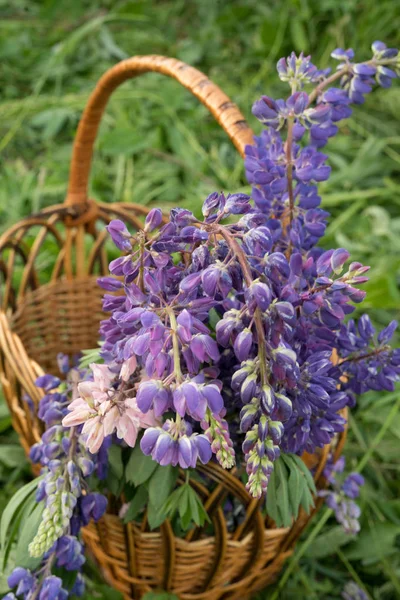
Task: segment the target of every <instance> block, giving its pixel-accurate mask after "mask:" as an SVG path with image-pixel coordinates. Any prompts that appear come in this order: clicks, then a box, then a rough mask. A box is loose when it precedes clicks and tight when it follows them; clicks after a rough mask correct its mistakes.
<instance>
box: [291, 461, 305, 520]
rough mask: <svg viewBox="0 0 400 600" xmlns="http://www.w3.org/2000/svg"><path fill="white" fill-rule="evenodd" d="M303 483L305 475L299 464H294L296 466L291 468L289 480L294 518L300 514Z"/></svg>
mask: <svg viewBox="0 0 400 600" xmlns="http://www.w3.org/2000/svg"><path fill="white" fill-rule="evenodd" d="M303 485H304V484H303V477H302V476H301V474H300V471H299V469H298V468H297V466H296V465H294V468H291V469H290V473H289V480H288V488H289V500H290V510H291V513H292V516H293V518H294V519H296V518H297V516H298V514H299V506H300V501H301V497H302V492H303Z"/></svg>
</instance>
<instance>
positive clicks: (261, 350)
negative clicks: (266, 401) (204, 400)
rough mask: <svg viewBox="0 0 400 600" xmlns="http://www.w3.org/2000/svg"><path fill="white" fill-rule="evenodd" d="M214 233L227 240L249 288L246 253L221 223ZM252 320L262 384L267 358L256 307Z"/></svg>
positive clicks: (249, 272)
mask: <svg viewBox="0 0 400 600" xmlns="http://www.w3.org/2000/svg"><path fill="white" fill-rule="evenodd" d="M216 233H218V234H220V235H222V237H223V238H224V240H225V241H226V242H227V244H228V246H229V247H230V248H231V250H232V251H233V252H234V254H235V255H236V257H237V259H238V261H239V264H240V266H241V267H242V271H243V276H244V280H245V283H246V285H247V287H248V288H249V289H250V287H251V285H252V283H253V276H252V274H251V268H250V265H249V263H248V260H247V258H246V254H245V253H244V251H243V249H242V248H241V246H240V244H238V242H237V241H236V240H235V238H234V237H233V235H231V234H230V233H229V232H228V231H227V230H226V228H225V227H223V226H222V225H218V226H217V228H216ZM254 322H255V326H256V331H257V342H258V356H259V358H260V375H261V384H262V385H264V384H266V383H267V372H266V365H267V359H266V355H265V333H264V325H263V320H262V313H261V311H260V309H259V308H258V307H257V308H256V310H255V312H254Z"/></svg>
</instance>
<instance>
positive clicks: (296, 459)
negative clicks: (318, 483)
mask: <svg viewBox="0 0 400 600" xmlns="http://www.w3.org/2000/svg"><path fill="white" fill-rule="evenodd" d="M288 456H290V458H291V459H292V460H293V461H294V462H295V463H296V465H297V466H298V468H299V469H300V471H301V472H302V473H303V475H304V476H305V478H306V481H307V485H308V487H309V488H310V490H311V491H312V493H313V494H316V493H317V488H316V487H315V482H314V479H313V477H312V475H311V472H310V470H309V468H308V467H307V465H306V464H305V463H304V462H303V461H302V460H301V458H300V456H297V455H296V454H290V455H288Z"/></svg>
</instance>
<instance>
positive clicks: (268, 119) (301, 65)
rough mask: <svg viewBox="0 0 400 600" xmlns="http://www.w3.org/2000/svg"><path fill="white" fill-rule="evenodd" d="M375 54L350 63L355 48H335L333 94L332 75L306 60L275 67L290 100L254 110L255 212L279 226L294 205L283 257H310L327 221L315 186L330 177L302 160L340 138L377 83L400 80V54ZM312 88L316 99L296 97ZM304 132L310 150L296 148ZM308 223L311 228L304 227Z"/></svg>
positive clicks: (377, 49)
mask: <svg viewBox="0 0 400 600" xmlns="http://www.w3.org/2000/svg"><path fill="white" fill-rule="evenodd" d="M372 51H373V56H372V59H371V60H369V61H367V62H364V63H354V62H353V59H354V52H353V51H352V50H351V49H350V50H343V49H341V48H338V49H336V50H335V51H334V52H332V57H333V58H334V59H336V60H338V61H339V65H338V67H337V70H338V72H337V76H338V79H339V84H340V87H335V86H332V87H328V83H326V82H327V78H326V76H327V74H328V73H329V69H327V70H326V71H320V70H318V69H317V68H316V67H315V66H314V65H313V64H312V63H311V61H310V57H309V56H308V57H305V56H303V54H300V56H298V57H297V56H296V55H295V54H294V53H292V54H291V56H290V57H288V58H287V59H285V58H282V59H280V60H279V61H278V64H277V70H278V74H279V77H280V78H281V79H282V81H286V82H288V84H289V85H290V88H291V91H292V95H291V96H290V97H289V98H288V99H287V100H286V101H285V100H282V99H281V100H274V99H272V98H268V97H267V96H263V97H262V98H261V99H260V100H258V101H256V102H255V104H254V106H253V113H254V115H255V116H256V117H257V118H258V119H259V120H260V121H261V123H263V124H264V125H265V126H266V130H265V131H264V132H263V133H262V134H261V136H259V137H258V136H256V137H255V145H254V146H248V147H247V148H246V159H245V167H246V175H247V178H248V180H249V182H250V183H251V184H253V185H254V188H253V192H252V196H253V198H254V200H255V202H256V205H257V206H258V207H259V208H260V210H262V211H263V212H266V214H267V215H268V216H269V217H272V218H275V219H276V218H278V219H279V218H281V217H282V214H285V215H286V216H287V213H288V208H289V205H290V197H291V196H293V198H294V199H295V206H294V207H293V206H292V207H291V208H290V210H291V213H292V214H291V215H290V217H291V218H289V219H287V220H290V227H285V229H284V231H282V232H281V235H280V239H279V242H280V244H282V246H283V249H284V250H285V249H286V247H287V244H291V245H293V246H294V247H297V248H300V249H305V250H308V249H310V247H311V246H313V245H314V244H315V243H316V242H317V241H318V239H320V238H321V237H322V235H323V234H324V231H325V220H326V217H327V216H328V214H327V213H325V212H324V211H321V209H320V208H319V204H320V198H319V196H318V194H317V191H316V186H315V183H316V182H318V181H324V180H326V179H327V178H328V177H329V171H330V170H329V167H328V166H327V165H325V164H324V163H323V161H322V162H321V163H320V167H319V168H315V166H316V165H317V164H318V163H315V158H313V160H311V162H310V161H309V160H306V161H305V157H306V156H307V155H308V154H309V153H311V152H312V149H313V148H314V149H315V148H321V147H323V146H325V145H326V143H327V142H328V140H329V138H330V137H333V136H335V135H336V134H337V133H338V127H337V123H338V122H340V121H341V120H343V119H346V118H348V117H349V116H350V115H351V108H350V104H361V103H363V102H364V97H365V95H366V94H368V93H370V92H371V90H372V87H373V85H374V83H377V84H378V85H381V86H382V87H389V86H390V85H391V82H392V81H393V79H395V78H396V77H399V76H400V55H399V53H398V51H397V50H395V49H392V48H387V47H386V45H385V44H383V43H382V42H375V43H374V44H373V45H372ZM311 84H318V85H317V86H316V87H315V89H314V91H313V92H312V93H311V94H307V93H306V92H304V91H299V90H303V88H304V86H309V85H311ZM314 102H315V104H314ZM289 121H290V122H291V124H290V131H291V135H290V139H288V140H286V142H284V139H283V138H282V135H281V133H280V132H279V131H277V130H282V129H283V128H284V127H285V126H286V127H289V125H288V123H289ZM307 133H308V137H309V144H308V146H303V148H302V149H301V148H300V147H299V146H298V142H300V141H301V140H302V139H305V136H306V134H307ZM288 143H290V145H291V148H289V149H288V148H287V144H288ZM317 155H318V153H317ZM322 156H323V155H321V157H322ZM288 157H290V160H289V159H288ZM321 160H322V159H321ZM293 163H294V167H295V168H294V169H293V173H292V176H291V177H290V179H291V180H290V181H289V180H288V177H287V175H288V173H289V164H293ZM304 183H306V184H307V188H304ZM293 184H294V185H293ZM310 202H311V205H310ZM293 208H294V210H293ZM308 224H309V225H311V227H310V226H308V227H307V225H308Z"/></svg>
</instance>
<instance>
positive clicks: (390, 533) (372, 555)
mask: <svg viewBox="0 0 400 600" xmlns="http://www.w3.org/2000/svg"><path fill="white" fill-rule="evenodd" d="M399 534H400V527H399V526H393V525H392V523H379V524H378V525H375V526H373V527H371V528H370V529H362V530H361V532H360V533H359V534H358V537H357V540H356V541H355V542H354V543H353V544H351V545H350V546H349V547H348V548H346V550H344V553H345V554H346V556H347V558H348V559H349V560H365V561H373V562H375V561H377V560H380V559H381V558H384V557H385V556H389V555H390V554H394V553H395V552H397V553H398V551H399V550H398V548H396V546H395V541H396V537H397V536H398V535H399Z"/></svg>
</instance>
